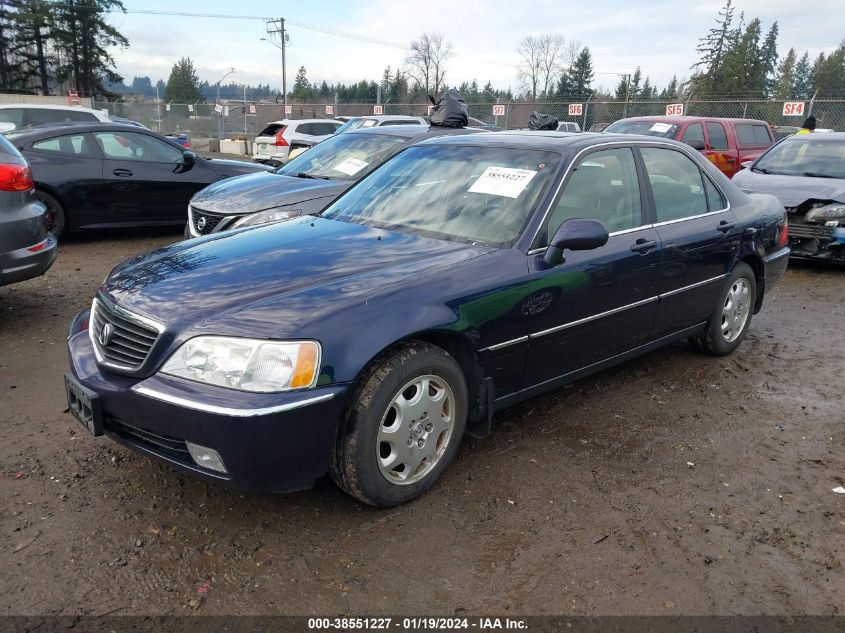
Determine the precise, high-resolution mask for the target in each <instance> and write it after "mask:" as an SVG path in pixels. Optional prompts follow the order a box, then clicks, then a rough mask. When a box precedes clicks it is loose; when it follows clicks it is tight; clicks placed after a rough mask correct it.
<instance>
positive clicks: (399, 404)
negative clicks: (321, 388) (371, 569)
mask: <svg viewBox="0 0 845 633" xmlns="http://www.w3.org/2000/svg"><path fill="white" fill-rule="evenodd" d="M352 398H353V400H352V404H351V406H350V407H349V409H348V411H347V414H346V415H345V417H344V420H343V421H342V422H341V429H340V433H339V435H338V439H337V445H336V447H335V452H334V455H333V458H332V464H331V474H332V478H333V479H334V480H335V481H336V482H337V484H338V485H339V486H340V487H341V488H343V489H344V490H345V491H346V492H348V493H349V494H351V495H352V496H354V497H355V498H357V499H359V500H361V501H363V502H364V503H368V504H370V505H374V506H383V507H389V506H394V505H398V504H400V503H405V502H406V501H410V500H411V499H414V498H416V497H418V496H420V495H422V494H423V493H424V492H426V491H427V490H428V489H430V488H431V487H432V486H433V485H434V484H435V482H436V481H437V480H438V479H439V478H440V475H442V474H443V471H444V470H445V469H446V467H447V466H448V465H449V462H451V461H452V459H453V458H454V456H455V453H456V452H457V450H458V445H459V444H460V442H461V437H462V436H463V433H464V427H465V425H466V417H467V386H466V380H465V379H464V375H463V372H462V371H461V368H460V366H459V365H458V363H457V362H455V360H454V359H453V358H452V357H451V356H449V354H447V353H446V352H445V351H443V350H442V349H440V348H439V347H435V346H434V345H430V344H428V343H422V342H413V343H408V344H406V345H403V346H402V347H400V348H398V349H396V350H394V351H393V352H390V353H389V354H388V355H385V356H382V357H380V358H378V359H377V360H376V361H375V362H374V363H373V364H372V365H371V367H370V368H369V370H367V373H366V374H365V375H364V377H363V379H362V381H361V383H360V384H359V386H358V388H357V391H356V393H355V394H354V395H353V396H352Z"/></svg>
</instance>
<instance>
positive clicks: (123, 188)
mask: <svg viewBox="0 0 845 633" xmlns="http://www.w3.org/2000/svg"><path fill="white" fill-rule="evenodd" d="M92 135H93V136H94V139H95V140H96V143H97V145H98V147H99V149H100V151H101V152H102V153H103V187H102V191H101V196H100V201H101V203H102V204H103V207H104V209H105V210H107V212H108V215H109V217H110V219H109V220H108V221H109V222H129V223H138V224H144V223H171V222H172V223H178V224H183V223H184V222H185V213H186V209H187V208H188V201H189V200H190V199H191V197H192V196H193V195H194V193H196V192H197V191H199V190H200V189H202V188H204V187H205V186H207V185H208V184H210V183H212V182H214V181H215V180H216V179H217V176H216V174H215V172H214V171H213V170H212V169H211V168H210V167H208V166H207V165H206V164H205V162H204V161H202V160H197V161H196V163H195V164H194V165H193V166H192V167H190V168H188V167H186V166H185V165H184V163H183V151H182V150H181V149H180V148H178V147H174V146H173V145H171V144H170V143H168V142H166V141H164V140H162V139H159V138H156V137H155V136H153V135H151V134H144V133H142V132H126V131H123V130H118V131H114V132H93V133H92Z"/></svg>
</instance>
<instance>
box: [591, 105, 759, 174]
mask: <svg viewBox="0 0 845 633" xmlns="http://www.w3.org/2000/svg"><path fill="white" fill-rule="evenodd" d="M604 131H605V132H608V133H616V134H647V135H649V136H660V137H663V138H672V139H675V140H676V141H681V142H682V143H686V144H688V145H690V146H691V147H694V148H695V149H697V150H699V151H701V152H702V153H703V154H704V155H705V156H707V158H709V159H710V160H711V161H712V162H713V164H714V165H716V167H718V168H719V169H721V170H722V171H723V172H724V173H725V175H726V176H727V177H728V178H731V177H733V175H734V174H735V173H736V172H738V171H739V170H740V169H742V167H741V165H742V163H743V162H745V161H747V160H754V159H755V158H757V157H758V156H759V155H760V154H762V153H763V152H764V151H766V150H767V149H768V148H769V147H771V146H772V144H773V143H774V142H775V139H774V136H773V135H772V130H771V127H770V126H769V124H768V123H766V122H765V121H759V120H757V119H722V118H718V117H698V116H639V117H631V118H629V119H620V120H619V121H617V122H616V123H612V124H611V125H609V126H608V127H606V128H605V130H604Z"/></svg>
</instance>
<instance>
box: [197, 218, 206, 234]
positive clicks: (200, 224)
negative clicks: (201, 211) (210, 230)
mask: <svg viewBox="0 0 845 633" xmlns="http://www.w3.org/2000/svg"><path fill="white" fill-rule="evenodd" d="M204 229H205V218H199V219H198V220H197V230H198V231H202V230H204Z"/></svg>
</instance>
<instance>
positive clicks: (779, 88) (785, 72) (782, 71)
mask: <svg viewBox="0 0 845 633" xmlns="http://www.w3.org/2000/svg"><path fill="white" fill-rule="evenodd" d="M795 79H796V75H795V49H794V48H790V49H789V52H788V53H787V54H786V56H785V57H784V58H783V61H781V63H780V67H779V68H778V74H777V81H775V84H774V90H773V93H772V96H773V97H774V98H775V99H780V100H782V101H785V100H787V99H789V98H791V97H793V96H796V97H797V96H798V95H794V94H793V90H794V88H795Z"/></svg>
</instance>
